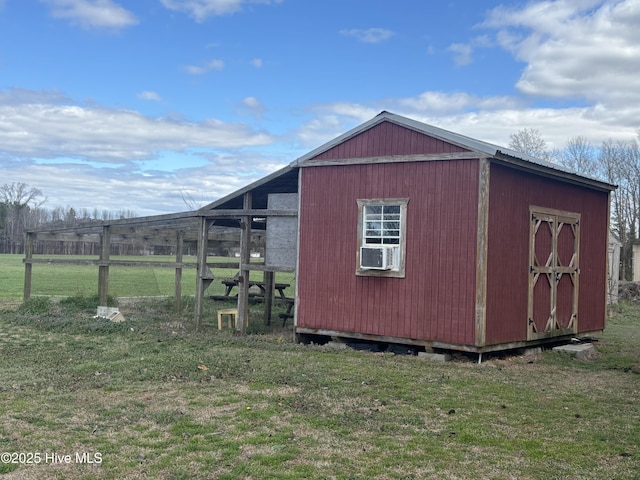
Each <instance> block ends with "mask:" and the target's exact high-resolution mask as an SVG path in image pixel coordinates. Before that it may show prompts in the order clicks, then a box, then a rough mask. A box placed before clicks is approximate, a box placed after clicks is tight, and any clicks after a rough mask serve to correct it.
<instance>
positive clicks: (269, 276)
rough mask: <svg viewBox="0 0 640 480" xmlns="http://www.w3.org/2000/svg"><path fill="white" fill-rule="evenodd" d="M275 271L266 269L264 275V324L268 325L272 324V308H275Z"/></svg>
mask: <svg viewBox="0 0 640 480" xmlns="http://www.w3.org/2000/svg"><path fill="white" fill-rule="evenodd" d="M274 277H275V275H274V273H273V272H272V271H269V270H265V271H264V273H263V275H262V280H263V282H264V324H265V325H266V326H269V325H271V310H273V292H274V290H275V289H274V286H275V282H274Z"/></svg>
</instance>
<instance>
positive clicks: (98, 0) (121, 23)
mask: <svg viewBox="0 0 640 480" xmlns="http://www.w3.org/2000/svg"><path fill="white" fill-rule="evenodd" d="M41 1H43V2H45V3H47V4H49V5H51V8H52V10H51V15H52V16H53V17H54V18H63V19H68V20H70V21H71V22H72V23H77V24H79V25H81V26H82V27H85V28H109V29H119V28H124V27H129V26H132V25H136V24H137V23H138V20H137V18H136V17H135V15H134V14H133V13H131V12H130V11H128V10H126V9H125V8H123V7H122V6H121V5H119V4H117V3H114V2H113V1H112V0H93V1H91V0H41Z"/></svg>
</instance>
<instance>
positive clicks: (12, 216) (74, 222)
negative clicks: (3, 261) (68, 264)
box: [0, 182, 136, 254]
mask: <svg viewBox="0 0 640 480" xmlns="http://www.w3.org/2000/svg"><path fill="white" fill-rule="evenodd" d="M46 201H47V199H46V197H45V196H44V194H43V193H42V191H41V190H40V189H38V188H35V187H31V186H29V185H27V184H26V183H22V182H14V183H11V184H4V185H2V186H0V253H18V254H20V253H24V242H25V230H28V229H35V228H40V227H44V226H48V227H51V228H66V227H76V226H79V225H88V224H91V223H97V222H100V221H105V220H115V219H120V218H131V217H135V216H136V215H135V213H134V212H132V211H130V210H120V211H119V212H112V211H108V210H102V211H99V210H98V209H93V210H88V209H86V208H73V207H67V208H63V207H55V208H52V209H48V208H45V207H44V206H43V205H44V204H45V202H46ZM47 243H48V245H47V246H46V247H45V246H44V245H41V246H40V249H43V248H46V251H40V252H36V253H50V254H55V253H74V254H84V253H86V254H94V253H95V252H94V250H95V246H94V245H89V244H88V243H86V242H81V241H79V242H71V243H70V242H65V243H66V244H63V243H62V242H59V244H56V243H51V242H47ZM88 250H91V251H88Z"/></svg>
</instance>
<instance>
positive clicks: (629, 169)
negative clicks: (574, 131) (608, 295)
mask: <svg viewBox="0 0 640 480" xmlns="http://www.w3.org/2000/svg"><path fill="white" fill-rule="evenodd" d="M509 140H510V142H509V148H511V149H513V150H516V151H519V152H522V153H526V154H528V155H531V156H534V157H537V158H540V159H543V160H547V161H549V162H552V163H556V164H559V165H561V166H564V167H566V168H569V169H571V170H573V171H575V172H577V173H580V174H582V175H586V176H589V177H593V178H597V179H599V180H604V181H606V182H608V183H612V184H614V185H617V186H618V188H617V189H616V190H614V191H613V192H612V193H611V232H612V233H613V234H614V235H615V236H616V237H617V238H618V240H620V242H621V243H622V251H621V253H620V263H621V265H620V278H621V279H622V280H632V279H633V245H634V243H637V242H638V234H639V233H640V129H639V130H638V131H637V133H636V136H635V137H634V138H630V139H628V140H611V139H609V140H605V141H603V142H602V143H601V144H600V145H598V146H596V145H593V144H591V143H590V142H589V141H588V140H587V139H586V138H585V137H583V136H576V137H572V138H570V139H569V140H568V141H567V143H566V144H565V146H564V148H561V149H555V150H553V149H549V148H548V147H547V144H546V142H545V141H544V139H543V137H542V134H541V133H540V131H539V130H537V129H527V128H525V129H522V130H519V131H518V132H517V133H514V134H512V135H510V136H509Z"/></svg>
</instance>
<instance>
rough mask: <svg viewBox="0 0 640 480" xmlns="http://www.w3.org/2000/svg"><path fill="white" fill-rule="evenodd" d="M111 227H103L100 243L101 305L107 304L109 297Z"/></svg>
mask: <svg viewBox="0 0 640 480" xmlns="http://www.w3.org/2000/svg"><path fill="white" fill-rule="evenodd" d="M109 230H110V227H109V226H104V227H102V241H101V244H100V263H99V266H98V295H99V297H100V305H103V306H106V305H107V303H108V298H109V253H110V250H111V240H110V238H109V235H110V233H111V232H110V231H109Z"/></svg>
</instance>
